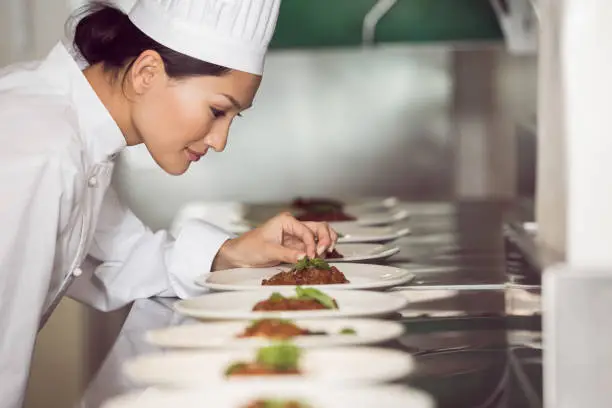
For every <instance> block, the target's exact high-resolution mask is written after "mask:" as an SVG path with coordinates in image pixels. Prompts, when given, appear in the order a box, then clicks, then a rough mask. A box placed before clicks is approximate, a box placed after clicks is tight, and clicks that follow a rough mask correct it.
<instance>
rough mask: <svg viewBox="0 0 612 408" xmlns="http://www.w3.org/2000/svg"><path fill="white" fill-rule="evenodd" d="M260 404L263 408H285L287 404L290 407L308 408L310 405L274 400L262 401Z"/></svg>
mask: <svg viewBox="0 0 612 408" xmlns="http://www.w3.org/2000/svg"><path fill="white" fill-rule="evenodd" d="M261 402H262V403H263V408H285V407H286V406H288V405H289V404H291V406H296V407H299V408H309V407H310V405H307V404H303V403H301V402H298V401H294V400H279V399H274V400H264V401H261Z"/></svg>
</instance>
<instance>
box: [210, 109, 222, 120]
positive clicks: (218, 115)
mask: <svg viewBox="0 0 612 408" xmlns="http://www.w3.org/2000/svg"><path fill="white" fill-rule="evenodd" d="M210 111H211V112H212V114H213V116H214V117H215V118H221V117H223V116H225V111H222V110H219V109H215V108H210Z"/></svg>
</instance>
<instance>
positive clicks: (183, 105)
mask: <svg viewBox="0 0 612 408" xmlns="http://www.w3.org/2000/svg"><path fill="white" fill-rule="evenodd" d="M151 64H153V65H154V66H152V67H149V68H147V67H146V66H145V67H144V68H143V67H133V68H138V69H140V72H138V71H137V72H135V73H133V74H131V82H132V83H131V85H130V86H131V87H132V90H133V91H134V92H135V95H136V97H135V98H132V99H133V102H132V103H131V109H130V111H131V120H132V123H133V128H134V130H135V133H136V134H137V135H138V137H139V138H140V141H141V142H142V143H144V144H145V145H146V147H147V149H148V150H149V152H150V154H151V156H152V157H153V159H154V160H155V161H156V162H157V164H158V165H159V166H160V167H161V168H162V169H164V170H165V171H166V172H167V173H170V174H173V175H179V174H183V173H184V172H185V171H187V169H188V168H189V166H190V164H191V163H192V162H196V161H198V160H199V159H200V158H201V157H202V156H204V155H205V154H206V153H207V152H208V150H209V149H211V148H212V149H213V150H215V151H216V152H222V151H223V150H224V149H225V145H226V143H227V137H228V133H229V128H230V125H231V123H232V121H233V120H234V118H236V116H239V115H240V112H242V111H244V110H245V109H248V108H249V107H250V106H251V104H252V103H253V98H254V97H255V93H256V92H257V89H258V88H259V84H260V82H261V77H260V76H257V75H253V74H248V73H245V72H241V71H233V70H232V71H229V72H228V73H226V74H224V75H222V76H218V77H216V76H196V77H187V78H180V79H173V78H170V77H168V76H167V74H166V72H165V70H164V69H163V64H162V65H161V67H159V64H158V65H157V68H156V66H155V64H156V63H155V61H152V62H151ZM135 75H136V76H135Z"/></svg>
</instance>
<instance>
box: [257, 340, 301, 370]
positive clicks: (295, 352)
mask: <svg viewBox="0 0 612 408" xmlns="http://www.w3.org/2000/svg"><path fill="white" fill-rule="evenodd" d="M301 354H302V353H301V350H300V348H299V347H297V346H296V345H294V344H293V343H289V342H279V343H276V344H274V345H272V346H268V347H262V348H260V349H259V350H258V351H257V357H256V361H257V363H259V364H262V365H264V366H267V367H271V368H273V369H275V370H277V371H289V370H297V369H298V363H299V360H300V356H301Z"/></svg>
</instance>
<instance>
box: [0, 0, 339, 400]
mask: <svg viewBox="0 0 612 408" xmlns="http://www.w3.org/2000/svg"><path fill="white" fill-rule="evenodd" d="M279 3H280V0H138V1H137V3H136V5H135V6H134V8H133V9H132V11H131V12H130V13H129V15H126V14H124V13H123V12H122V11H120V10H118V9H116V8H113V7H111V6H109V5H105V4H96V5H94V6H92V7H91V8H90V9H89V10H88V13H87V14H86V15H85V16H84V17H83V18H82V19H81V20H80V21H79V22H78V24H77V25H76V29H75V36H74V44H73V45H74V47H73V48H74V50H76V56H74V57H73V55H71V53H70V52H69V51H68V49H67V48H65V47H64V46H63V45H62V44H58V45H57V46H56V47H55V48H54V49H53V50H52V51H51V53H50V54H49V55H48V56H47V58H46V59H45V60H43V61H40V62H38V63H33V64H26V65H22V66H18V67H10V68H8V69H6V70H4V71H0V75H1V76H0V228H1V232H0V324H1V325H2V327H1V329H0V330H1V333H2V334H1V341H0V378H1V380H0V395H1V396H2V401H1V402H0V405H2V406H3V407H4V406H8V407H13V406H20V405H21V403H22V398H23V391H24V387H25V384H26V380H27V374H28V365H29V362H30V358H31V353H32V349H33V344H34V339H35V335H36V332H37V329H38V328H39V326H40V325H42V324H44V321H45V320H46V318H47V317H48V315H49V314H50V313H51V311H52V310H53V308H54V306H55V305H56V304H57V302H58V301H59V300H60V299H61V297H62V296H63V295H64V294H65V293H66V292H67V291H68V293H69V294H70V295H71V296H73V297H75V298H76V299H79V300H81V301H83V302H86V303H88V304H90V305H92V306H94V307H96V308H98V309H102V310H109V309H114V308H118V307H120V306H123V305H125V304H127V303H129V302H131V301H133V300H134V299H137V298H146V297H151V296H168V297H171V296H178V297H181V298H182V297H188V296H192V295H195V294H197V293H198V291H197V288H196V287H195V285H194V283H193V282H194V278H195V277H196V276H197V275H198V274H200V273H201V272H202V271H215V270H219V269H224V268H231V267H239V266H252V267H256V266H269V265H275V264H278V263H279V262H295V261H297V260H298V259H299V258H300V257H303V256H311V257H313V256H315V254H322V253H323V252H324V251H326V250H330V249H332V247H333V245H334V243H335V241H336V239H337V236H336V234H335V232H334V231H333V230H331V229H329V228H328V227H327V226H326V225H325V224H320V223H300V222H298V221H297V220H295V219H294V218H293V217H291V216H290V215H287V214H282V215H279V216H277V217H276V218H273V219H272V220H270V221H269V222H268V223H266V224H265V225H263V226H262V227H261V228H258V229H256V230H253V231H251V232H249V233H246V234H244V235H242V236H240V237H238V238H232V237H230V236H228V234H227V233H226V232H224V231H221V230H219V229H217V228H214V227H213V226H211V225H208V224H206V223H203V222H199V221H192V222H190V223H188V224H186V225H185V226H184V227H183V229H182V230H181V232H180V234H179V235H178V236H177V238H176V240H174V239H172V238H171V237H169V236H168V233H167V232H165V231H160V232H157V233H154V232H152V231H151V230H149V229H148V228H147V227H146V226H144V225H143V224H142V222H141V221H139V220H138V218H136V216H135V215H134V214H133V213H132V212H131V211H130V210H129V209H128V208H127V207H125V206H124V205H123V204H122V203H121V202H120V201H119V199H118V197H117V194H116V193H115V192H114V191H113V189H112V187H111V186H109V183H110V181H111V175H112V172H113V166H114V160H115V158H116V156H117V154H118V153H119V152H121V151H122V150H123V149H124V148H125V147H126V146H134V145H137V144H141V143H142V144H144V145H145V146H146V148H147V149H148V151H149V152H150V154H151V156H152V158H153V159H154V160H155V162H156V163H157V164H158V165H159V166H160V167H161V168H162V169H163V170H165V171H166V172H167V173H170V174H174V175H179V174H182V173H184V172H185V171H186V170H187V169H188V168H189V166H190V165H191V164H192V163H193V162H196V161H198V160H199V159H200V158H201V157H202V156H204V155H205V154H206V152H207V151H208V150H209V149H213V150H215V151H217V152H221V151H223V149H224V148H225V144H226V141H227V136H228V130H229V127H230V124H231V122H232V121H233V120H234V118H235V117H236V116H240V114H241V112H242V111H244V110H246V109H248V108H249V107H250V106H251V104H252V102H253V98H254V96H255V93H256V92H257V89H258V87H259V84H260V81H261V74H262V71H263V63H264V56H265V53H266V50H267V47H268V43H269V41H270V38H271V37H272V34H273V32H274V27H275V24H276V19H277V16H278V9H279ZM77 57H78V58H80V59H81V60H84V62H85V66H86V68H85V69H84V70H83V71H82V70H81V69H80V67H79V65H78V63H77V60H75V58H77ZM220 178H221V176H220ZM81 275H82V276H81Z"/></svg>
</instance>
